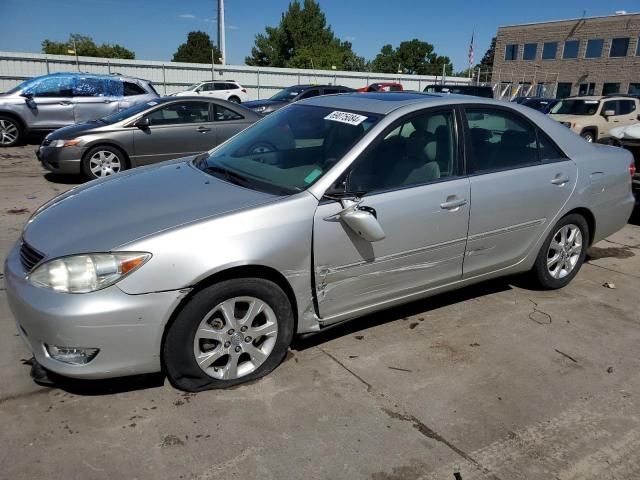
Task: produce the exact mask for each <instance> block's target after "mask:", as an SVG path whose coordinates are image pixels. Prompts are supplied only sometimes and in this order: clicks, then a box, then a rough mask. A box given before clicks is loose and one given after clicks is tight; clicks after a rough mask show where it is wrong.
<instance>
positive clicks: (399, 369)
mask: <svg viewBox="0 0 640 480" xmlns="http://www.w3.org/2000/svg"><path fill="white" fill-rule="evenodd" d="M387 368H388V369H389V370H398V371H399V372H409V373H412V372H413V370H409V369H407V368H400V367H387Z"/></svg>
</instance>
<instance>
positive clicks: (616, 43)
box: [609, 38, 629, 57]
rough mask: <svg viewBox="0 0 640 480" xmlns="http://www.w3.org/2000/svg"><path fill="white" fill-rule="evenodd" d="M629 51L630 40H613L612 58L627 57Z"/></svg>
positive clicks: (610, 52) (610, 53)
mask: <svg viewBox="0 0 640 480" xmlns="http://www.w3.org/2000/svg"><path fill="white" fill-rule="evenodd" d="M628 51H629V39H628V38H614V39H613V40H611V50H609V56H610V57H626V56H627V52H628Z"/></svg>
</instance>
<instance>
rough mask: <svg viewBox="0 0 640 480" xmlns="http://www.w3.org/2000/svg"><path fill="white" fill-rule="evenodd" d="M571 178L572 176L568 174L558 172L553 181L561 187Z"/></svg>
mask: <svg viewBox="0 0 640 480" xmlns="http://www.w3.org/2000/svg"><path fill="white" fill-rule="evenodd" d="M569 180H570V178H569V177H568V176H567V175H562V174H560V173H558V174H557V175H556V176H555V177H554V178H553V180H551V183H552V184H553V185H558V186H559V187H562V186H564V185H565V184H566V183H568V182H569Z"/></svg>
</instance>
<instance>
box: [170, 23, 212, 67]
mask: <svg viewBox="0 0 640 480" xmlns="http://www.w3.org/2000/svg"><path fill="white" fill-rule="evenodd" d="M211 50H213V57H214V63H220V57H221V56H222V54H221V53H220V49H219V48H218V47H217V46H215V45H214V44H213V42H212V41H211V38H210V37H209V35H207V34H206V33H205V32H201V31H197V32H189V34H188V35H187V41H186V42H185V43H183V44H182V45H180V46H179V47H178V50H176V53H174V54H173V61H174V62H188V63H211Z"/></svg>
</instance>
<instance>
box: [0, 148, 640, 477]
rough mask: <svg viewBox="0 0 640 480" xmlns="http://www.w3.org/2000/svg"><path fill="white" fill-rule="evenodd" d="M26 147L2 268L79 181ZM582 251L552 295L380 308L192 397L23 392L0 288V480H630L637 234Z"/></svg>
mask: <svg viewBox="0 0 640 480" xmlns="http://www.w3.org/2000/svg"><path fill="white" fill-rule="evenodd" d="M34 149H35V146H33V145H31V146H27V147H20V148H10V149H3V150H0V254H1V256H2V258H3V259H4V257H5V256H6V253H7V252H8V250H9V248H10V246H11V244H12V243H13V242H14V241H15V240H16V239H17V238H18V236H19V234H20V230H21V228H22V225H23V224H24V222H25V221H26V219H27V218H28V216H29V215H30V212H32V211H33V210H34V209H35V208H37V206H39V205H40V204H42V203H43V202H45V201H46V200H48V199H49V198H50V197H52V196H53V195H55V194H56V193H58V192H62V191H64V190H66V189H68V188H70V187H71V186H72V184H73V183H74V182H77V181H79V179H75V178H52V177H48V176H47V177H45V176H44V173H45V172H44V171H43V170H42V169H41V168H40V166H39V165H38V164H37V162H36V160H35V156H34V155H33V151H34ZM114 208H119V207H118V206H114ZM636 223H637V220H636ZM51 234H52V235H56V234H57V232H51ZM590 254H591V260H589V262H588V264H586V265H585V266H584V267H583V269H582V271H581V272H580V274H579V275H578V276H577V278H576V279H575V280H574V281H573V283H572V284H571V285H570V286H568V287H567V288H565V289H564V290H561V291H554V292H541V291H532V290H528V289H526V288H524V287H522V286H519V285H520V282H519V281H518V280H517V279H505V280H500V281H493V282H490V283H486V284H483V285H480V286H476V287H473V288H467V289H464V290H462V291H459V292H456V293H454V294H447V295H441V296H438V297H435V298H431V299H428V300H426V301H422V302H418V303H413V304H411V305H408V306H406V307H403V308H396V309H393V310H388V311H385V312H382V313H378V314H376V315H372V316H368V317H365V318H362V319H359V320H356V321H353V322H351V323H349V324H347V325H345V326H342V327H339V328H338V329H335V330H333V331H329V332H326V333H324V334H322V335H321V336H316V337H313V338H310V339H307V340H305V341H301V342H298V343H297V345H296V347H295V348H294V349H293V350H292V352H291V353H290V354H289V356H288V358H287V360H286V361H285V362H284V363H283V364H282V365H281V366H280V367H279V368H278V369H277V370H276V371H275V372H274V373H272V374H271V375H270V376H268V377H267V378H264V379H263V380H260V381H258V382H256V383H253V384H250V385H246V386H240V387H237V388H234V389H231V390H226V391H212V392H204V393H199V394H195V395H194V394H185V393H182V392H179V391H176V390H174V389H173V388H171V386H169V385H168V383H167V382H166V381H164V379H163V378H162V377H160V376H149V377H143V378H137V379H126V380H124V381H113V382H91V383H74V384H70V385H68V386H65V387H64V388H62V389H58V388H44V387H40V386H38V385H36V384H34V383H33V382H32V381H31V379H30V378H29V366H28V365H25V364H23V360H25V359H28V358H29V356H30V355H29V353H28V352H27V351H26V349H25V348H24V346H23V344H22V342H21V340H20V339H19V337H18V336H17V335H16V330H15V324H14V322H13V318H12V317H11V314H10V312H9V309H8V306H7V302H6V298H5V296H4V294H3V293H2V292H0V425H1V426H2V428H0V478H3V479H12V480H17V479H41V478H42V479H44V478H47V479H87V478H91V479H93V480H99V479H119V478H122V479H133V478H137V479H147V478H149V479H151V478H153V479H158V478H171V479H183V478H184V479H214V478H238V479H249V478H262V479H277V480H281V479H286V478H301V479H302V478H304V479H338V478H340V479H342V478H345V479H376V480H382V479H386V480H389V479H454V478H458V479H463V480H471V479H501V480H515V479H527V480H530V479H544V480H549V479H561V480H570V479H575V480H578V479H580V480H588V479H593V480H595V479H597V480H604V479H637V478H640V368H639V367H640V355H639V353H638V352H639V348H638V345H640V313H639V311H640V310H639V309H638V306H637V302H638V298H639V294H640V289H639V287H640V227H638V226H636V225H633V223H632V224H629V225H628V226H627V227H625V229H623V230H622V231H621V232H619V233H617V234H616V235H614V236H613V237H611V238H610V239H608V240H606V241H603V242H601V243H599V244H598V245H596V246H595V247H594V248H593V249H592V250H591V251H590ZM607 282H610V283H613V284H614V286H615V288H607V287H605V286H603V285H604V284H605V283H607ZM3 287H4V284H3V280H2V279H1V278H0V290H4V288H3Z"/></svg>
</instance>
